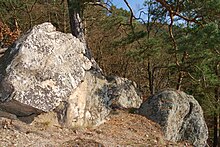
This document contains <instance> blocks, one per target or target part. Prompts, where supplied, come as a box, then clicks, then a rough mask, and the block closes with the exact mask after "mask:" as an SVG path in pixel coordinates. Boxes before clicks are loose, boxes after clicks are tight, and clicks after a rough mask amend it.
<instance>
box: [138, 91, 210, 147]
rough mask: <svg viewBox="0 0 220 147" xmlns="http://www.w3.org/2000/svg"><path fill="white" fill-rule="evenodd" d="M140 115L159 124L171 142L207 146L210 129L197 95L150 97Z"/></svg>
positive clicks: (180, 93)
mask: <svg viewBox="0 0 220 147" xmlns="http://www.w3.org/2000/svg"><path fill="white" fill-rule="evenodd" d="M139 113H140V114H142V115H144V116H146V117H148V118H149V119H151V120H153V121H155V122H157V123H159V124H160V125H161V127H162V130H163V132H164V134H165V137H166V139H167V140H171V141H184V140H188V141H190V142H191V143H192V144H193V145H194V146H196V147H203V146H206V140H207V139H208V128H207V125H206V123H205V120H204V117H203V111H202V108H201V107H200V105H199V103H198V102H197V101H196V100H195V99H194V98H193V96H190V95H187V94H185V93H184V92H180V91H175V90H164V91H162V92H159V93H158V94H156V95H154V96H152V97H150V98H148V99H147V101H145V102H144V103H143V104H142V105H141V107H140V110H139Z"/></svg>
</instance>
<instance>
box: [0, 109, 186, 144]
mask: <svg viewBox="0 0 220 147" xmlns="http://www.w3.org/2000/svg"><path fill="white" fill-rule="evenodd" d="M53 117H55V116H53V115H50V116H47V114H45V115H44V116H38V117H37V118H36V119H35V121H34V122H32V123H31V124H26V123H23V122H21V121H19V120H11V119H7V118H3V117H0V147H2V146H6V147H15V146H17V147H54V146H55V147H103V146H104V147H151V146H152V147H183V146H185V147H188V146H189V145H188V144H187V143H183V142H182V143H173V142H169V141H166V140H165V139H164V137H163V134H162V132H161V130H160V127H159V126H158V125H157V124H156V123H154V122H152V121H150V120H148V119H147V118H145V117H143V116H140V115H138V114H132V113H129V112H128V110H115V111H112V113H111V114H110V116H109V118H108V120H107V121H106V122H105V123H104V124H102V125H100V126H98V127H93V128H71V129H70V128H64V127H60V126H59V125H57V122H54V121H52V120H54V118H53ZM42 118H44V119H42ZM45 118H46V119H45Z"/></svg>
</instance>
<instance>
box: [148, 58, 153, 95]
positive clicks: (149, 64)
mask: <svg viewBox="0 0 220 147" xmlns="http://www.w3.org/2000/svg"><path fill="white" fill-rule="evenodd" d="M147 66H148V67H147V71H148V79H149V89H150V94H151V95H153V94H154V72H153V69H152V65H151V61H150V59H148V63H147Z"/></svg>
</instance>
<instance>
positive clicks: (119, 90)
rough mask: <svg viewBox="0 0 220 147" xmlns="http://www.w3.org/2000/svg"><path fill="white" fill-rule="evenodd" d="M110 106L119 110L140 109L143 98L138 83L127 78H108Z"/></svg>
mask: <svg viewBox="0 0 220 147" xmlns="http://www.w3.org/2000/svg"><path fill="white" fill-rule="evenodd" d="M108 80H109V86H108V87H109V88H108V89H109V90H108V95H109V97H110V103H111V104H110V105H111V106H112V107H116V108H117V107H119V108H139V107H140V105H141V103H142V98H141V96H140V93H139V92H138V90H137V86H136V83H135V82H133V81H130V80H128V79H126V78H121V77H117V76H114V77H108Z"/></svg>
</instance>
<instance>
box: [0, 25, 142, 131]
mask: <svg viewBox="0 0 220 147" xmlns="http://www.w3.org/2000/svg"><path fill="white" fill-rule="evenodd" d="M86 50H87V49H86V48H85V45H84V44H83V43H81V42H80V41H79V40H78V39H77V38H75V37H73V36H72V35H71V34H65V33H61V32H58V31H56V29H55V27H54V26H53V25H52V24H50V23H43V24H41V25H38V26H35V27H34V28H33V29H32V30H30V31H29V32H27V33H26V34H25V35H23V36H22V37H21V38H20V39H19V40H17V41H16V42H15V43H14V45H13V46H12V47H10V48H9V49H8V50H7V51H6V52H5V54H4V55H3V56H2V57H1V58H0V109H1V110H3V111H6V112H9V113H12V114H15V115H16V116H17V117H18V118H23V119H26V118H25V117H27V116H29V117H31V118H32V117H34V116H36V114H40V113H42V112H48V113H50V112H52V113H53V112H56V113H57V117H58V120H59V123H61V124H63V125H67V126H70V127H71V126H72V127H73V126H92V125H98V124H100V123H102V122H103V121H104V120H105V118H106V116H107V115H108V114H109V112H110V110H111V108H110V105H111V104H112V103H113V101H114V102H115V101H116V103H117V104H119V105H120V106H122V107H125V108H129V107H139V106H140V104H141V102H142V101H141V98H140V97H139V96H138V94H137V93H136V91H135V86H134V83H133V82H131V81H129V80H127V79H123V78H118V77H117V78H114V82H110V83H109V82H108V81H107V80H106V78H105V77H104V76H103V75H102V74H101V69H100V68H99V67H98V65H97V64H96V62H95V61H94V59H93V58H91V59H88V57H86V55H85V54H86ZM112 87H114V88H112ZM113 89H114V90H113ZM112 90H113V92H114V93H117V96H116V95H114V94H112V93H111V92H112ZM26 120H27V119H26Z"/></svg>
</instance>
